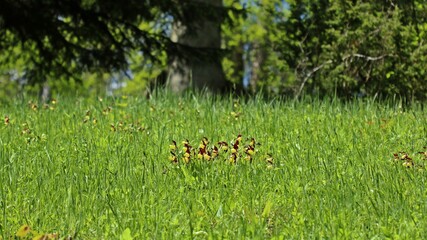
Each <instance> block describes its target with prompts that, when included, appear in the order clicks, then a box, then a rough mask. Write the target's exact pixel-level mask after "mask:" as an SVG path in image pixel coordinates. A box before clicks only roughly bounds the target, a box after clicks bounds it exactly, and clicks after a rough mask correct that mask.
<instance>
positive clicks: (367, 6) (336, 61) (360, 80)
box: [278, 0, 427, 99]
mask: <svg viewBox="0 0 427 240" xmlns="http://www.w3.org/2000/svg"><path fill="white" fill-rule="evenodd" d="M421 2H422V1H409V2H397V3H395V4H393V3H389V4H386V5H384V3H379V2H378V3H376V2H365V1H353V2H346V1H332V2H327V1H303V0H301V1H290V2H289V4H290V9H289V11H290V17H289V19H288V20H286V21H284V22H283V23H282V25H281V28H282V29H283V31H285V32H287V33H288V34H287V37H286V38H284V39H282V40H278V44H280V45H281V48H280V52H281V54H282V55H281V58H282V59H283V60H285V61H286V63H287V64H289V65H290V66H291V69H294V70H295V72H296V73H297V78H298V80H299V83H298V84H299V87H298V88H297V89H298V90H297V91H296V92H297V94H300V91H301V90H302V89H303V88H304V89H306V91H307V92H309V93H313V92H317V93H319V94H321V95H324V94H328V95H332V94H338V96H342V97H346V98H348V97H351V96H353V95H371V96H373V95H383V96H387V95H388V96H390V95H394V94H396V95H399V96H403V97H406V98H408V99H411V98H417V99H426V97H427V95H426V84H425V80H426V78H427V75H426V72H425V70H423V68H424V67H423V66H424V65H425V64H426V58H425V55H426V52H425V51H426V48H427V46H426V42H425V41H423V40H422V39H423V38H422V37H421V36H424V35H425V30H424V27H423V26H425V24H426V12H425V11H424V8H425V7H424V6H425V4H422V3H421Z"/></svg>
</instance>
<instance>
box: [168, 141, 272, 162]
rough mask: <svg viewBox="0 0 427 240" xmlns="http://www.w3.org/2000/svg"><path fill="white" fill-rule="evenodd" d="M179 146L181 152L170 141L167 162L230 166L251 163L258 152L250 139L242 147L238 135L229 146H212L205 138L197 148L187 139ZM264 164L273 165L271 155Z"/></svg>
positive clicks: (218, 143)
mask: <svg viewBox="0 0 427 240" xmlns="http://www.w3.org/2000/svg"><path fill="white" fill-rule="evenodd" d="M181 144H182V148H181V150H180V149H179V147H178V144H177V142H176V141H175V140H172V143H171V145H169V150H170V156H169V160H170V162H172V163H174V164H179V163H183V164H189V163H191V162H192V161H214V160H221V161H227V162H229V163H231V164H236V163H238V162H239V161H245V162H249V163H251V162H252V161H253V158H254V155H255V154H256V153H257V151H258V150H257V149H256V146H257V145H259V144H257V143H256V141H255V138H250V139H249V140H248V143H247V144H246V145H244V146H243V147H242V145H243V143H242V135H240V134H239V135H238V136H237V138H236V139H235V140H234V141H232V142H231V143H230V144H229V143H227V142H226V141H219V142H217V143H216V144H213V145H212V144H210V142H209V139H208V138H207V137H203V138H202V140H201V141H200V143H199V145H198V147H193V146H192V145H191V144H190V142H189V141H188V140H187V139H186V140H184V141H182V143H181ZM266 162H267V164H269V165H273V158H272V156H271V155H268V157H267V158H266Z"/></svg>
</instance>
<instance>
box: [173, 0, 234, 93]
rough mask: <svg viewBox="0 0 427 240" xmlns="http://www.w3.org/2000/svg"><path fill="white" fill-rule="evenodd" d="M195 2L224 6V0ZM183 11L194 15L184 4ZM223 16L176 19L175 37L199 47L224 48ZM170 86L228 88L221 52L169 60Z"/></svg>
mask: <svg viewBox="0 0 427 240" xmlns="http://www.w3.org/2000/svg"><path fill="white" fill-rule="evenodd" d="M194 3H200V4H209V5H211V6H212V7H221V6H222V0H195V1H194ZM182 11H183V15H191V13H190V12H188V11H189V10H188V9H186V8H185V7H184V8H183V10H182ZM221 21H222V19H221V18H220V17H205V18H202V19H198V20H195V19H193V20H192V21H188V22H181V21H175V23H174V24H173V28H172V36H171V39H172V41H174V42H176V43H179V44H181V45H185V46H189V47H193V48H197V49H198V50H201V51H203V49H206V50H220V47H221ZM167 85H168V87H169V88H170V89H171V90H172V91H173V92H182V91H184V90H185V89H187V88H193V89H205V88H207V89H208V90H210V91H214V92H221V91H224V90H225V89H226V88H227V85H228V84H227V81H226V79H225V74H224V71H223V69H222V65H221V59H220V57H219V55H218V54H213V55H212V56H207V57H200V58H199V57H198V58H196V57H192V56H191V55H190V56H189V57H188V58H183V57H174V58H173V59H171V61H170V64H169V76H168V81H167Z"/></svg>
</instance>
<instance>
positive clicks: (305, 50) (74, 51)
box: [0, 0, 427, 100]
mask: <svg viewBox="0 0 427 240" xmlns="http://www.w3.org/2000/svg"><path fill="white" fill-rule="evenodd" d="M426 3H427V2H426V1H425V0H410V1H403V0H382V1H362V0H352V1H347V0H337V1H330V0H329V1H328V0H288V1H283V0H258V1H253V0H240V1H234V0H225V1H221V0H198V1H175V0H161V1H142V2H141V1H134V0H127V1H121V2H120V3H117V2H115V1H112V0H111V1H110V0H107V1H99V0H81V1H71V0H66V1H61V2H60V3H57V1H53V0H46V1H35V0H33V1H2V3H1V4H0V53H1V54H0V97H1V98H10V97H11V96H16V95H17V94H23V93H25V94H40V96H42V97H49V96H51V95H53V94H62V95H65V94H76V93H78V94H80V95H85V96H90V95H96V96H103V95H114V94H125V95H141V94H147V91H148V90H147V89H153V87H154V86H166V87H167V88H169V89H171V90H172V91H175V92H182V91H186V90H188V89H202V88H203V89H205V88H207V89H208V90H210V91H219V92H230V91H238V92H245V93H257V92H259V91H262V92H264V93H268V94H273V95H285V96H292V97H299V96H301V95H303V94H308V95H316V96H338V97H340V98H345V99H349V98H354V97H365V96H371V97H390V96H399V97H403V98H405V99H409V100H424V99H426V97H427V84H426V79H427V72H426V66H427V44H426V39H427V38H426V33H427V9H426V8H427V4H426Z"/></svg>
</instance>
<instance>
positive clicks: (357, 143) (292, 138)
mask: <svg viewBox="0 0 427 240" xmlns="http://www.w3.org/2000/svg"><path fill="white" fill-rule="evenodd" d="M29 100H30V99H22V100H21V101H16V100H10V101H9V102H7V103H1V107H0V116H2V118H3V116H7V117H4V121H3V119H2V122H1V124H0V166H1V167H0V182H1V183H2V184H1V185H0V216H2V217H1V218H0V238H2V239H10V238H14V236H15V235H18V237H21V236H22V237H25V236H38V235H39V234H40V233H43V234H50V236H52V237H54V239H57V238H59V239H64V238H65V239H67V238H72V239H153V238H156V239H182V238H184V239H187V238H209V239H219V238H227V239H246V238H247V239H266V238H272V239H279V238H285V239H295V238H298V239H301V238H304V239H307V238H315V239H317V238H325V239H333V238H339V239H347V238H351V239H355V238H357V239H360V238H363V239H371V238H404V239H424V238H426V232H427V229H426V227H425V224H423V223H425V222H426V221H427V216H426V215H425V212H426V211H427V206H426V204H424V201H425V199H426V197H427V196H426V191H425V182H426V181H427V172H426V170H425V162H424V161H425V160H423V159H422V158H421V157H422V155H421V154H418V153H417V152H419V151H422V150H423V151H425V149H423V146H425V145H426V141H425V136H426V134H427V132H426V129H425V126H427V119H426V118H425V117H424V116H425V115H426V110H425V109H423V108H421V106H420V105H413V106H411V107H409V108H402V107H401V105H400V104H399V102H397V103H388V104H387V103H377V102H373V101H371V100H368V99H366V100H365V101H362V100H360V101H353V102H347V103H342V102H339V101H337V100H335V99H331V100H329V101H319V100H316V99H312V100H310V99H306V100H303V101H284V102H280V101H263V100H262V99H260V98H257V99H251V100H243V99H233V97H232V96H230V97H225V98H216V97H215V98H214V97H205V96H197V95H187V96H183V97H176V96H171V95H167V94H163V93H159V95H158V96H157V97H153V98H151V100H150V101H147V100H145V98H144V99H142V98H132V97H129V98H126V97H121V98H108V97H107V98H87V99H84V98H68V97H60V98H58V99H56V100H55V101H52V102H49V103H48V104H47V105H38V103H37V102H36V101H32V102H29ZM237 113H239V114H237ZM266 123H268V124H266ZM238 133H241V134H242V143H241V145H240V146H241V147H244V146H245V145H246V144H248V145H250V143H249V142H250V140H249V139H246V136H253V137H254V138H255V139H256V142H257V143H260V145H256V148H255V149H256V150H257V149H259V152H257V153H256V154H255V155H254V159H253V162H252V163H248V162H245V161H237V162H236V164H231V163H229V162H224V160H223V159H222V156H224V155H223V153H221V155H219V156H218V159H214V160H211V161H207V160H206V158H204V159H205V160H203V161H202V160H198V161H194V162H192V163H190V164H178V165H177V164H175V163H171V161H170V160H169V159H168V158H169V156H170V155H171V153H170V151H171V148H170V146H169V145H170V143H171V141H172V140H173V139H175V140H184V139H188V141H189V142H191V143H195V142H196V143H197V142H198V141H199V140H200V139H202V138H203V137H208V138H209V140H210V141H211V143H212V144H216V142H217V141H221V140H226V141H228V140H232V141H234V142H232V143H234V144H235V142H236V141H235V139H236V134H238ZM313 143H315V144H313ZM178 144H179V145H180V148H177V151H178V152H179V151H181V143H180V142H179V143H178ZM234 144H233V145H231V142H229V146H230V149H229V151H231V148H232V146H233V148H234ZM207 145H208V146H210V144H207ZM193 146H195V147H196V146H197V145H194V144H193ZM241 147H239V151H241V150H243V149H241V150H240V148H241ZM182 151H183V152H185V150H182ZM400 151H405V152H406V153H407V154H408V155H409V156H411V157H414V161H415V160H416V163H417V164H419V165H420V167H419V168H406V167H403V166H402V163H405V162H404V161H402V160H394V157H393V154H394V153H398V152H400ZM268 153H270V154H272V156H273V157H274V160H270V161H271V164H266V162H265V161H264V160H266V161H267V162H268V161H269V159H268V158H269V156H268V155H267V154H268ZM179 154H181V153H179ZM241 154H242V156H245V153H243V152H241ZM424 154H425V152H424ZM415 156H419V157H420V158H419V159H418V158H417V159H415ZM264 158H265V159H264ZM400 158H402V156H400ZM406 160H407V159H406V157H405V161H406ZM421 165H424V167H422V166H421ZM28 227H29V228H28ZM34 230H35V231H37V232H38V233H35V232H34ZM27 234H28V235H27ZM24 239H25V238H24Z"/></svg>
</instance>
